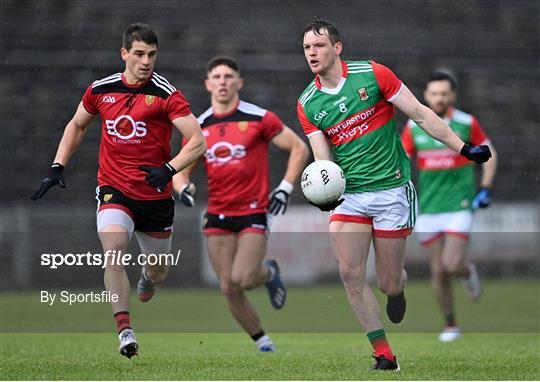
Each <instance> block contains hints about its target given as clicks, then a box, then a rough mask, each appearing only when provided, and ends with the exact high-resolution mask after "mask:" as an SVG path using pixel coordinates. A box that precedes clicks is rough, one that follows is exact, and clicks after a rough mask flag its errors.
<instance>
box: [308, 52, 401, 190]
mask: <svg viewBox="0 0 540 382" xmlns="http://www.w3.org/2000/svg"><path fill="white" fill-rule="evenodd" d="M341 65H342V68H343V77H342V79H341V81H340V83H339V85H338V86H337V87H336V88H334V89H327V88H325V87H323V86H322V85H321V83H320V80H319V77H318V76H316V77H315V79H314V80H313V81H312V82H311V83H310V84H309V85H308V87H307V88H306V89H305V90H304V91H303V92H302V94H301V95H300V98H299V99H298V104H297V114H298V119H299V121H300V124H301V125H302V128H303V129H304V132H305V133H306V135H307V137H308V138H309V137H311V136H313V135H315V134H325V136H326V138H327V139H328V141H329V142H330V144H331V147H332V154H333V157H334V161H335V162H336V163H337V164H338V165H339V166H340V167H341V168H342V169H343V172H344V173H345V179H346V180H347V186H346V189H345V192H347V193H358V192H371V191H379V190H387V189H390V188H395V187H399V186H401V185H403V184H405V183H406V182H407V181H409V179H410V162H409V158H408V156H407V154H406V153H405V151H404V150H403V147H402V145H401V142H400V138H399V134H398V132H397V130H396V126H395V121H394V106H393V105H392V103H391V102H392V101H393V100H394V99H395V98H396V97H397V96H398V95H399V93H400V91H401V89H402V87H403V86H404V85H403V83H402V82H401V81H400V80H399V79H398V78H397V77H396V75H395V74H394V73H393V72H392V71H391V70H390V69H388V68H387V67H385V66H383V65H381V64H378V63H376V62H374V61H341Z"/></svg>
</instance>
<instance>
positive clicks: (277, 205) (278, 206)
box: [268, 180, 294, 216]
mask: <svg viewBox="0 0 540 382" xmlns="http://www.w3.org/2000/svg"><path fill="white" fill-rule="evenodd" d="M293 188H294V187H293V185H292V184H290V183H289V182H287V181H286V180H282V181H281V183H280V184H279V186H277V188H276V189H274V191H272V192H271V193H270V205H269V206H268V210H269V211H270V212H271V213H272V215H274V216H275V215H279V214H280V213H281V214H284V213H285V211H287V205H288V204H289V196H290V195H291V192H292V190H293Z"/></svg>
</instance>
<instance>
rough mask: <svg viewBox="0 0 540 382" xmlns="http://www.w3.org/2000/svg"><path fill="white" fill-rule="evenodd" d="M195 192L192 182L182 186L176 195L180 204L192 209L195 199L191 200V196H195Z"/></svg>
mask: <svg viewBox="0 0 540 382" xmlns="http://www.w3.org/2000/svg"><path fill="white" fill-rule="evenodd" d="M195 190H196V189H195V184H193V182H189V183H188V184H184V185H183V186H182V188H181V189H180V192H179V193H178V195H179V196H180V200H181V201H182V203H184V204H185V205H186V206H188V207H193V206H194V205H195V199H193V195H195Z"/></svg>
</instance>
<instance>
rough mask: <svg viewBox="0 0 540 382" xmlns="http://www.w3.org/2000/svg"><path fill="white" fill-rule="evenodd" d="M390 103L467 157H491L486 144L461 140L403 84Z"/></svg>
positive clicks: (426, 130)
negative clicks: (472, 144)
mask: <svg viewBox="0 0 540 382" xmlns="http://www.w3.org/2000/svg"><path fill="white" fill-rule="evenodd" d="M392 103H393V104H394V105H395V106H396V107H397V108H398V109H399V110H401V111H402V112H404V113H405V114H406V115H407V116H408V117H409V118H411V119H412V120H413V121H414V122H416V124H417V125H418V126H420V127H421V128H422V129H423V130H424V131H425V132H426V133H428V134H429V135H431V136H432V137H433V138H435V139H436V140H438V141H441V142H442V143H444V144H445V145H446V146H448V147H449V148H451V149H452V150H454V151H456V152H458V153H460V154H461V155H463V156H464V157H466V158H467V159H469V160H472V161H475V162H477V163H484V162H485V161H487V160H488V159H489V158H490V157H491V153H490V151H489V147H488V146H486V145H482V146H470V145H468V144H466V143H465V142H463V141H462V140H461V139H460V138H459V137H458V136H457V135H456V134H455V133H454V132H453V131H452V129H450V128H449V127H448V126H447V125H446V123H444V121H443V120H442V119H440V118H439V117H438V116H437V114H435V112H433V110H431V109H430V108H428V107H427V106H424V105H422V104H421V103H420V102H419V101H418V99H416V97H415V96H414V94H412V93H411V91H410V90H409V89H407V87H406V86H403V88H402V89H401V92H400V94H399V95H398V96H397V97H396V98H395V99H394V100H393V101H392Z"/></svg>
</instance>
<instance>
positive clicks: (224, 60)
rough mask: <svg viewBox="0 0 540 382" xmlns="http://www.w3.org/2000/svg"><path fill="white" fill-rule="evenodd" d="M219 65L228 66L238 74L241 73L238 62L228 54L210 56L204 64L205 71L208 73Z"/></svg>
mask: <svg viewBox="0 0 540 382" xmlns="http://www.w3.org/2000/svg"><path fill="white" fill-rule="evenodd" d="M220 65H225V66H228V67H229V68H231V69H232V70H234V71H235V72H238V74H241V72H240V66H239V65H238V62H236V60H235V59H234V58H232V57H229V56H216V57H214V58H212V59H211V60H210V61H208V65H207V66H206V73H210V72H211V71H212V70H213V69H214V68H215V67H216V66H220Z"/></svg>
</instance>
